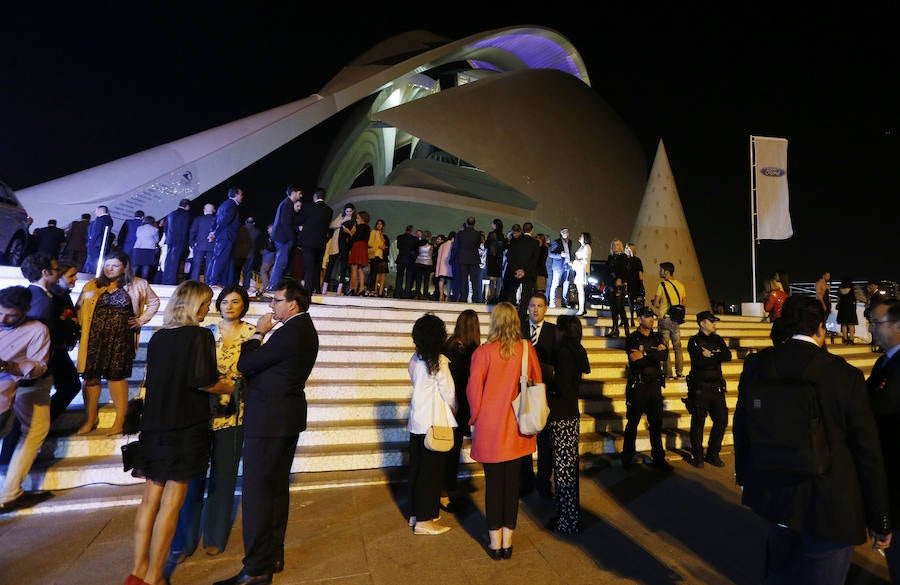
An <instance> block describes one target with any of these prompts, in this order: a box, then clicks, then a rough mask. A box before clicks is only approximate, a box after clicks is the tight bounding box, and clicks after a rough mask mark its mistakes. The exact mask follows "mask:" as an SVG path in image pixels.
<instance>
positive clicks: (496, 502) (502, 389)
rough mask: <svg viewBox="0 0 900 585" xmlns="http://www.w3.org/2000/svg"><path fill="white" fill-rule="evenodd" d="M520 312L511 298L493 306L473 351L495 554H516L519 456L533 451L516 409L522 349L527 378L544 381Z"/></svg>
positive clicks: (476, 418) (475, 454) (470, 392)
mask: <svg viewBox="0 0 900 585" xmlns="http://www.w3.org/2000/svg"><path fill="white" fill-rule="evenodd" d="M521 332H522V326H521V323H520V321H519V314H518V312H516V308H515V306H513V305H512V304H511V303H499V304H498V305H497V306H496V307H494V310H493V311H492V312H491V326H490V329H489V330H488V337H487V341H486V342H485V344H484V345H482V346H480V347H479V348H478V349H476V350H475V353H473V354H472V366H471V368H470V370H469V383H468V385H467V386H466V396H467V397H468V399H469V407H470V408H471V411H472V418H471V419H470V421H469V424H471V425H474V429H473V432H472V451H471V455H472V459H474V460H475V461H478V462H480V463H482V464H483V465H484V484H485V498H484V499H485V511H486V516H487V523H488V535H489V536H490V544H489V545H488V554H490V556H491V558H493V559H494V560H500V559H501V558H507V559H508V558H510V557H511V556H512V536H513V530H515V528H516V520H517V518H518V513H519V474H520V473H521V468H522V463H521V461H520V459H521V458H522V457H524V456H525V455H529V454H531V453H534V451H535V445H536V443H535V437H534V435H523V434H521V433H520V432H519V425H518V423H517V422H516V416H515V414H514V413H513V409H512V401H513V399H514V398H515V397H516V396H517V395H518V394H519V377H520V376H521V373H522V355H523V354H522V352H523V349H526V348H527V351H528V379H529V381H530V382H532V383H537V382H542V379H541V366H540V363H539V362H538V358H537V354H536V353H535V351H534V347H532V345H531V344H530V343H522V333H521Z"/></svg>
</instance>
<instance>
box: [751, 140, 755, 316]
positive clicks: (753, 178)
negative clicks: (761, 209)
mask: <svg viewBox="0 0 900 585" xmlns="http://www.w3.org/2000/svg"><path fill="white" fill-rule="evenodd" d="M755 147H756V139H755V137H754V136H753V135H752V134H751V135H750V265H751V270H752V273H751V275H750V280H751V282H752V283H753V284H752V286H753V289H752V290H751V292H750V302H751V303H755V302H756V148H755Z"/></svg>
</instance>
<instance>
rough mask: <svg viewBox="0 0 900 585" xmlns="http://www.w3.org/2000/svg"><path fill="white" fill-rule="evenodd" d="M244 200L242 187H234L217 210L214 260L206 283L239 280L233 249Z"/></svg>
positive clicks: (213, 232)
mask: <svg viewBox="0 0 900 585" xmlns="http://www.w3.org/2000/svg"><path fill="white" fill-rule="evenodd" d="M243 200H244V192H243V191H242V190H241V189H240V187H232V188H230V189H229V190H228V199H226V200H225V201H224V202H223V203H222V205H220V206H219V208H218V209H217V210H216V219H215V221H214V222H213V231H212V234H213V238H212V242H213V261H212V266H211V267H210V269H209V270H207V272H206V277H207V278H206V284H209V285H214V286H229V285H232V284H236V282H237V280H236V279H235V275H234V262H233V261H232V259H231V251H232V249H233V248H234V241H235V240H237V235H238V229H239V228H240V227H241V218H240V215H239V214H238V205H240V204H241V201H243Z"/></svg>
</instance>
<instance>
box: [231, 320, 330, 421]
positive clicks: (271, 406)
mask: <svg viewBox="0 0 900 585" xmlns="http://www.w3.org/2000/svg"><path fill="white" fill-rule="evenodd" d="M318 353H319V335H318V333H317V332H316V328H315V325H313V322H312V319H311V318H310V316H309V313H303V314H300V315H296V316H294V317H293V318H291V319H288V320H287V322H285V323H284V325H282V326H281V327H279V328H278V329H277V330H276V331H274V332H273V333H272V335H271V336H270V337H269V340H268V341H266V343H264V344H261V343H260V341H259V340H258V339H250V340H248V341H245V342H244V343H243V344H242V345H241V357H240V358H239V359H238V363H237V367H238V371H240V372H241V374H243V375H244V377H246V378H247V386H246V387H245V388H246V389H245V392H244V436H245V437H290V436H294V435H298V434H299V433H300V432H301V431H303V430H305V429H306V394H305V392H304V388H305V387H306V380H307V379H308V378H309V374H310V372H311V371H312V369H313V365H315V363H316V356H317V355H318Z"/></svg>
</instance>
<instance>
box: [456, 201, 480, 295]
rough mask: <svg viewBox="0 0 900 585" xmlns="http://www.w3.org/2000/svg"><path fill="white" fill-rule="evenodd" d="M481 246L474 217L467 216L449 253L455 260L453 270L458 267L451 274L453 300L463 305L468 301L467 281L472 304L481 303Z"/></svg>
mask: <svg viewBox="0 0 900 585" xmlns="http://www.w3.org/2000/svg"><path fill="white" fill-rule="evenodd" d="M480 246H481V233H480V232H479V231H478V230H476V229H475V216H474V215H472V216H469V217H468V218H467V219H466V224H465V226H464V227H463V229H461V230H459V231H458V232H456V236H455V237H454V238H453V249H454V250H455V253H451V256H453V258H454V260H455V264H454V270H455V269H456V267H457V266H458V267H459V272H458V273H457V272H454V273H453V279H454V280H455V282H454V287H453V292H454V295H453V296H454V299H453V300H455V301H459V302H462V303H465V302H467V301H468V300H469V281H471V282H472V302H473V303H480V302H481V256H480V255H479V254H478V248H479V247H480Z"/></svg>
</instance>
